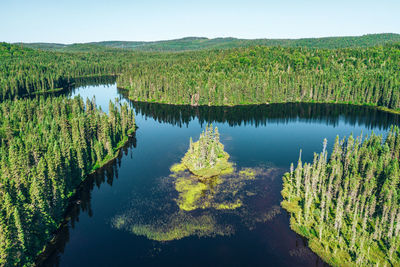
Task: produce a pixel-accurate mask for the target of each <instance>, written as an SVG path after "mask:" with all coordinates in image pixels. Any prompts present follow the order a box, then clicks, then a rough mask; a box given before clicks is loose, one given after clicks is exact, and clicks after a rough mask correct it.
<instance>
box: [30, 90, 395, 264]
mask: <svg viewBox="0 0 400 267" xmlns="http://www.w3.org/2000/svg"><path fill="white" fill-rule="evenodd" d="M69 94H70V95H71V97H74V96H76V95H78V94H79V95H81V96H82V97H84V98H86V97H89V98H92V97H93V96H95V98H96V102H97V104H98V105H99V106H101V108H102V110H104V111H106V112H107V111H108V103H109V101H110V100H113V101H114V100H115V99H116V98H117V99H120V100H121V101H122V102H127V103H129V104H130V105H132V106H133V107H134V108H135V112H136V123H137V125H138V127H139V128H138V130H137V133H136V136H135V137H134V138H132V139H131V140H130V142H129V144H128V145H127V146H126V147H125V148H124V149H123V151H122V153H121V154H120V156H119V157H118V159H117V160H115V161H114V162H112V163H111V164H109V165H108V166H107V167H106V168H103V169H102V170H100V171H98V172H97V173H96V174H94V175H91V176H90V177H89V178H88V179H87V180H86V182H85V183H84V184H82V186H81V188H80V190H79V192H78V193H77V195H76V197H75V198H74V201H73V203H74V204H73V205H71V207H70V208H69V211H68V216H67V220H66V222H65V224H64V226H63V227H62V228H61V229H60V231H59V232H58V233H57V234H56V235H55V242H53V243H52V244H51V245H50V246H49V247H48V249H47V250H46V252H45V253H44V254H43V255H42V257H40V259H39V260H38V262H39V263H40V264H41V265H43V266H133V265H137V266H159V265H163V266H182V265H183V266H204V265H206V266H207V265H208V266H221V265H230V266H261V265H262V266H323V265H324V263H323V262H322V261H321V260H320V259H319V258H318V257H317V256H316V255H315V254H314V253H312V252H311V251H310V250H309V249H308V248H307V246H306V242H305V241H304V240H303V239H302V238H301V237H299V236H298V235H297V234H295V233H294V232H293V231H291V230H290V228H289V216H288V215H287V213H286V212H285V211H283V210H281V209H280V208H279V203H280V201H281V196H280V190H281V187H282V185H281V177H282V174H283V173H284V172H286V171H288V170H289V166H290V163H292V162H295V163H296V162H297V159H298V157H299V150H300V149H302V160H303V162H304V161H308V162H309V161H312V159H313V153H314V152H320V151H321V150H322V141H323V139H324V138H327V139H328V147H329V150H331V148H332V145H333V142H334V140H335V138H336V136H337V135H339V136H340V137H344V136H349V135H350V134H352V133H353V134H354V135H359V134H360V133H363V134H364V135H366V134H370V133H371V132H372V131H374V132H375V133H378V134H380V133H385V131H386V130H387V129H388V128H389V127H390V125H391V124H399V123H398V122H399V117H398V116H395V115H392V114H388V113H383V112H378V111H376V110H373V109H370V108H365V107H352V106H346V105H321V104H282V105H268V106H267V105H260V106H248V107H225V108H221V107H220V108H208V107H200V108H192V107H187V106H169V105H159V104H147V103H131V102H129V100H127V99H126V98H125V97H124V92H123V91H119V90H118V89H117V88H116V85H115V84H109V85H100V86H86V87H79V88H77V89H74V90H72V92H70V93H69ZM207 123H213V125H215V126H218V128H219V132H220V134H221V142H222V143H223V144H224V145H225V150H226V151H227V152H228V153H229V154H230V155H231V159H230V160H231V161H232V162H233V163H234V164H235V166H236V170H240V169H242V168H244V167H248V168H254V169H256V170H257V175H256V179H255V180H251V181H250V180H248V181H244V182H243V181H241V180H240V181H239V180H238V179H237V178H238V177H236V178H232V180H229V179H231V178H229V177H228V178H225V180H224V181H225V182H227V183H228V182H229V183H230V184H229V186H231V187H234V186H236V187H235V188H238V189H239V190H238V192H237V194H235V197H237V196H239V197H242V199H243V203H244V205H243V206H242V207H241V208H239V209H237V210H234V211H224V210H216V209H212V208H209V209H199V210H195V211H192V212H188V213H185V214H189V215H190V216H189V217H182V214H183V213H182V212H179V207H178V205H177V201H176V200H177V199H178V198H179V194H178V192H177V191H176V190H175V187H174V182H173V180H174V178H173V177H170V174H171V173H170V170H169V168H170V166H171V165H173V164H174V163H177V162H179V161H180V159H181V158H182V157H183V155H184V153H185V152H186V150H187V148H188V144H189V138H190V137H193V139H194V140H196V139H197V138H198V136H199V134H200V133H201V131H202V129H204V127H205V125H206V124H207ZM235 179H236V180H235ZM231 181H236V182H231ZM209 186H210V190H208V191H207V192H208V193H207V194H209V195H210V196H212V197H215V199H217V198H218V197H220V198H221V195H222V198H223V197H224V196H226V195H228V196H232V192H228V193H227V192H226V191H227V190H225V191H224V192H225V193H223V191H222V189H227V188H228V189H229V188H231V187H229V186H228V187H222V186H224V183H222V185H220V187H218V186H215V187H214V185H209ZM218 190H220V191H218ZM228 191H229V190H228ZM203 197H207V196H203ZM185 216H186V215H185ZM118 218H124V220H123V226H122V227H116V222H118ZM198 218H211V219H212V223H211V224H212V226H213V227H214V228H211V232H208V236H204V235H203V234H202V233H201V231H200V232H199V231H197V232H196V231H195V232H193V233H191V234H188V236H186V237H184V238H182V239H180V240H173V241H167V242H160V241H156V240H152V239H151V238H148V236H144V235H143V234H142V235H139V234H138V232H137V231H136V232H135V231H132V230H131V229H132V227H133V226H150V227H152V229H153V230H154V229H165V227H167V228H168V227H169V228H168V229H171V227H172V229H174V227H175V229H181V228H179V227H185V225H186V224H187V223H193V220H197V219H198ZM120 222H121V221H120ZM171 222H173V223H171ZM196 222H197V223H198V221H196ZM208 222H209V221H208ZM209 226H210V225H209ZM160 227H161V228H160ZM162 227H164V228H162ZM213 230H215V231H214V233H213ZM210 234H211V236H210Z"/></svg>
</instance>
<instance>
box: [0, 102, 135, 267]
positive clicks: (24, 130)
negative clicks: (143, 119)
mask: <svg viewBox="0 0 400 267" xmlns="http://www.w3.org/2000/svg"><path fill="white" fill-rule="evenodd" d="M0 120H1V124H0V125H1V128H0V140H1V144H0V164H1V168H0V265H8V266H13V265H18V266H22V265H25V264H27V265H30V264H31V263H32V262H33V261H34V260H35V257H36V256H37V254H38V253H39V252H40V251H41V250H42V249H43V247H44V245H45V244H46V243H47V242H48V241H49V239H51V237H52V232H54V231H55V230H56V229H57V227H58V226H59V223H60V222H61V220H62V219H63V214H64V211H65V208H66V206H67V204H68V198H69V197H70V196H71V195H72V194H73V193H74V192H75V190H76V188H77V186H78V185H79V184H80V183H81V181H82V180H83V179H84V177H85V176H86V175H87V174H88V173H90V172H92V171H93V170H95V169H96V168H98V167H100V166H102V165H103V164H104V163H105V162H107V161H108V160H110V159H112V158H113V157H115V155H116V151H117V149H118V148H120V147H121V146H122V145H123V144H124V143H125V142H127V140H128V135H130V134H132V133H133V132H134V129H135V122H134V114H133V111H132V109H130V108H128V106H127V105H126V104H124V105H123V106H122V105H121V104H119V103H118V102H117V103H116V104H113V103H112V102H110V106H109V113H108V115H107V114H105V113H103V112H102V111H100V110H99V109H97V108H96V104H95V102H94V100H93V101H90V100H87V101H86V103H85V102H84V101H83V100H82V99H81V98H79V97H76V98H74V99H68V98H66V97H52V98H43V97H42V98H35V99H24V100H14V101H9V100H8V101H5V102H3V103H1V104H0Z"/></svg>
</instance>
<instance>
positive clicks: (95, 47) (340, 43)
mask: <svg viewBox="0 0 400 267" xmlns="http://www.w3.org/2000/svg"><path fill="white" fill-rule="evenodd" d="M393 42H400V34H395V33H382V34H367V35H363V36H342V37H324V38H302V39H237V38H231V37H228V38H214V39H208V38H205V37H185V38H181V39H175V40H166V41H154V42H143V41H142V42H141V41H136V42H135V41H104V42H92V43H82V44H71V45H66V44H57V43H24V44H23V45H24V46H26V47H29V48H35V49H42V50H53V51H63V52H77V51H80V52H83V51H102V50H112V49H129V50H134V51H156V52H166V51H174V52H178V51H189V50H190V51H193V50H202V49H228V48H237V47H250V46H257V45H262V46H282V47H308V48H329V49H333V48H349V47H371V46H377V45H383V44H387V43H393Z"/></svg>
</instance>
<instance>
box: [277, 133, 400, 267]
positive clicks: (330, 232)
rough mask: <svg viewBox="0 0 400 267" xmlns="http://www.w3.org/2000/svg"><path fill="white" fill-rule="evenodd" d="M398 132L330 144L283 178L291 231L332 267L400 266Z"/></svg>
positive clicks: (283, 194)
mask: <svg viewBox="0 0 400 267" xmlns="http://www.w3.org/2000/svg"><path fill="white" fill-rule="evenodd" d="M399 153H400V133H399V128H397V127H394V128H392V129H391V130H390V131H389V132H388V134H387V137H386V139H385V140H383V137H382V136H377V135H374V134H372V135H371V136H369V137H367V138H363V137H362V136H359V137H357V138H356V139H354V138H353V137H352V136H350V137H349V138H348V139H347V140H346V139H343V140H342V141H339V138H337V139H336V141H335V144H334V147H333V151H332V154H331V156H330V159H329V160H328V156H327V151H326V140H325V142H324V149H323V152H322V153H321V154H320V155H317V154H315V156H314V161H313V163H305V164H303V163H302V161H301V159H299V162H298V165H297V168H296V169H294V168H293V165H292V167H291V171H290V173H287V174H285V176H284V177H283V190H282V196H283V202H282V207H283V208H284V209H286V210H287V211H288V212H289V213H290V217H291V218H290V225H291V228H292V229H293V230H294V231H296V232H297V233H298V234H300V235H302V236H304V237H306V238H307V239H308V244H309V246H310V248H311V249H312V250H313V251H314V252H315V253H317V254H318V255H319V256H320V257H321V258H322V259H323V260H324V261H325V262H327V263H329V264H330V265H332V266H399V265H400V190H399V182H400V181H399V167H400V166H399Z"/></svg>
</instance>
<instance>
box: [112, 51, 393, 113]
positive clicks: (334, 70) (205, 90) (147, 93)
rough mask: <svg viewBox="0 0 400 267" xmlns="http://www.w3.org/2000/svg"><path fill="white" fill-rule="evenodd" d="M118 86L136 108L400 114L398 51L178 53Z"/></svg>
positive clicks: (120, 79) (125, 74) (133, 73)
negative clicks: (285, 105)
mask: <svg viewBox="0 0 400 267" xmlns="http://www.w3.org/2000/svg"><path fill="white" fill-rule="evenodd" d="M181 55H182V57H181V58H180V59H179V60H175V61H168V60H165V61H157V62H149V63H145V64H141V65H140V68H132V69H128V70H127V71H125V72H123V73H122V74H121V75H119V76H118V78H117V84H118V86H119V87H122V88H126V89H130V95H129V97H130V98H131V99H133V100H138V101H150V102H151V101H153V102H161V103H168V104H191V105H238V104H260V103H276V102H279V103H281V102H300V101H301V102H314V101H315V102H333V103H352V104H370V105H375V106H382V107H386V108H390V109H399V108H400V97H399V93H400V91H399V87H400V46H399V45H390V46H389V45H388V46H384V47H374V48H366V49H337V50H327V49H306V48H279V47H272V48H269V47H253V48H240V49H230V50H213V51H206V52H204V51H200V52H188V53H181Z"/></svg>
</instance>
